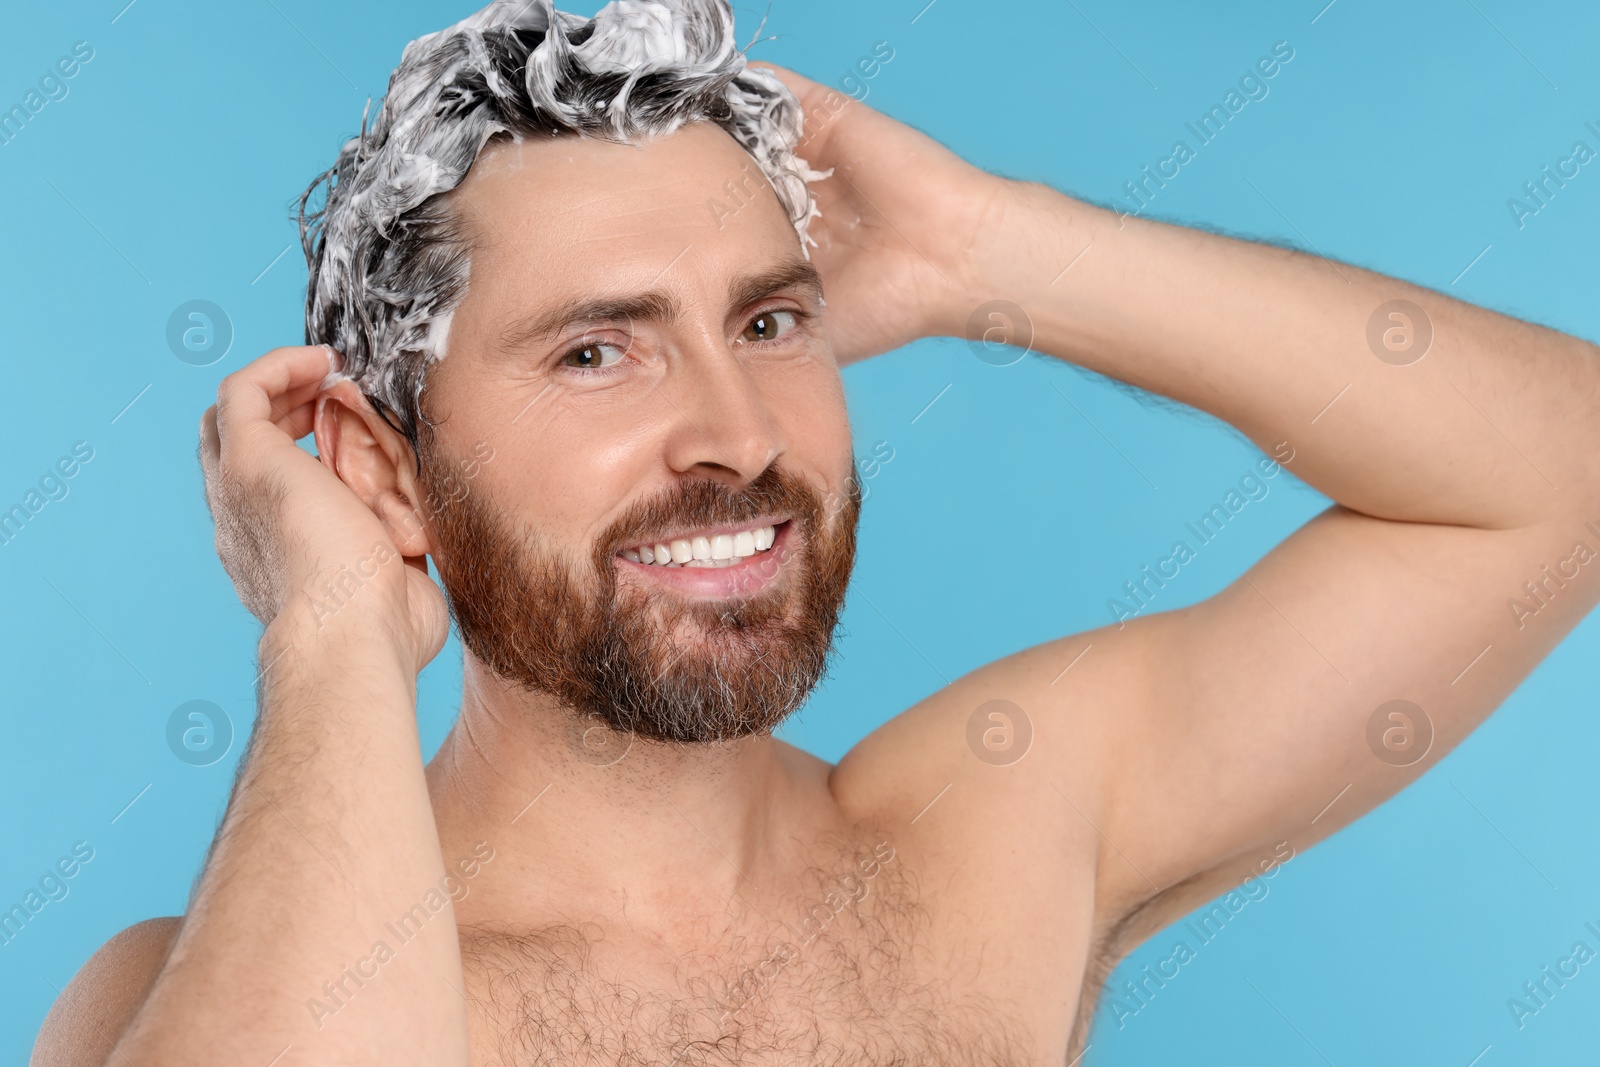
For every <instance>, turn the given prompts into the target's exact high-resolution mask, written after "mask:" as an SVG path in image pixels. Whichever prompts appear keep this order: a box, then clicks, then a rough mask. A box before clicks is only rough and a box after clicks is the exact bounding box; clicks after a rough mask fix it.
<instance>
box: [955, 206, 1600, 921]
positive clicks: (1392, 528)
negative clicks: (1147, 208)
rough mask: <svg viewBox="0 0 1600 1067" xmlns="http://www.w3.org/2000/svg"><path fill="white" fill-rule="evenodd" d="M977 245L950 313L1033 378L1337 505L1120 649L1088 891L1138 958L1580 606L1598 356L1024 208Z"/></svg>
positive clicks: (1375, 778) (1310, 258)
mask: <svg viewBox="0 0 1600 1067" xmlns="http://www.w3.org/2000/svg"><path fill="white" fill-rule="evenodd" d="M993 237H994V241H995V244H994V245H993V248H992V250H991V251H989V252H988V253H986V258H985V260H984V261H983V262H984V264H985V265H984V267H983V268H982V274H981V275H980V277H981V279H982V280H981V282H979V283H978V289H977V291H976V292H975V293H974V294H973V295H974V297H975V298H976V299H974V300H973V301H972V303H974V304H976V303H977V302H978V301H979V300H981V299H986V298H994V299H1008V300H1011V301H1013V302H1015V303H1016V304H1018V305H1020V306H1021V307H1023V308H1024V309H1026V311H1027V314H1028V316H1029V317H1030V318H1031V320H1032V324H1033V329H1034V346H1035V348H1036V349H1038V350H1040V351H1044V352H1047V353H1049V354H1051V355H1053V356H1059V357H1061V358H1064V359H1070V360H1071V361H1073V362H1074V363H1078V364H1080V365H1082V366H1085V367H1088V368H1089V369H1091V370H1095V371H1098V372H1100V373H1103V374H1106V375H1108V376H1111V377H1113V378H1117V379H1120V380H1122V381H1126V382H1131V383H1133V384H1135V385H1138V386H1141V387H1143V388H1146V389H1149V390H1151V391H1152V392H1156V393H1160V394H1162V395H1165V396H1168V397H1172V398H1175V399H1177V400H1180V401H1183V402H1185V403H1187V404H1191V405H1193V406H1194V407H1197V408H1200V409H1202V410H1205V411H1208V412H1210V413H1212V414H1214V415H1217V416H1219V417H1220V418H1222V419H1225V420H1226V421H1228V422H1230V423H1232V424H1233V425H1234V426H1236V427H1238V428H1239V429H1240V430H1242V431H1243V432H1244V433H1246V434H1247V435H1248V436H1249V437H1250V438H1251V439H1252V440H1253V441H1254V442H1255V443H1256V444H1257V445H1258V446H1260V447H1261V449H1262V450H1263V451H1264V452H1265V453H1267V454H1268V455H1269V456H1275V457H1279V458H1282V459H1283V460H1284V461H1285V463H1286V465H1287V467H1288V469H1289V470H1291V471H1293V472H1294V474H1295V475H1297V476H1298V477H1300V478H1301V479H1303V480H1304V481H1306V482H1307V483H1309V484H1310V485H1312V486H1314V487H1315V488H1317V489H1318V490H1320V491H1321V492H1323V493H1324V494H1326V495H1327V496H1329V497H1331V498H1333V499H1334V500H1335V501H1337V503H1336V504H1335V505H1334V506H1333V507H1330V508H1329V509H1328V510H1326V511H1325V512H1323V513H1322V514H1320V515H1319V516H1317V517H1316V518H1315V519H1313V520H1312V521H1311V522H1309V523H1308V524H1306V526H1305V527H1303V528H1302V529H1300V530H1299V531H1297V532H1296V533H1295V534H1294V535H1292V536H1291V537H1289V538H1288V539H1286V540H1285V541H1284V542H1283V543H1282V544H1281V545H1279V546H1278V547H1277V548H1275V549H1274V550H1273V551H1272V552H1270V553H1268V555H1267V556H1266V557H1265V558H1264V559H1262V560H1261V561H1259V562H1258V563H1257V564H1256V565H1255V566H1253V567H1252V568H1250V569H1249V570H1248V571H1247V572H1246V573H1245V574H1244V575H1243V576H1242V577H1240V578H1239V579H1238V580H1237V581H1236V582H1235V583H1233V584H1232V585H1231V586H1229V587H1228V588H1227V589H1225V590H1223V591H1222V592H1221V593H1219V594H1217V595H1216V596H1214V597H1212V598H1210V599H1209V600H1206V601H1204V602H1203V603H1200V604H1197V605H1195V606H1193V607H1190V608H1187V609H1183V610H1179V611H1172V612H1165V613H1159V614H1153V615H1147V616H1141V618H1140V619H1139V620H1138V621H1137V622H1130V623H1129V624H1128V625H1127V630H1128V631H1129V634H1127V635H1125V636H1126V638H1127V640H1126V641H1125V642H1124V644H1123V646H1122V647H1123V649H1124V651H1122V652H1121V653H1119V654H1121V655H1124V656H1126V657H1127V662H1128V665H1129V668H1130V669H1129V671H1128V674H1129V675H1130V677H1137V678H1139V679H1142V681H1143V688H1142V692H1143V698H1142V699H1141V700H1140V701H1138V702H1137V703H1135V704H1133V705H1132V706H1131V707H1130V710H1129V713H1128V714H1127V715H1126V716H1125V717H1124V718H1123V719H1122V721H1121V723H1120V728H1119V730H1118V731H1117V733H1116V735H1115V736H1114V737H1112V738H1111V739H1110V740H1109V748H1108V750H1107V752H1106V753H1105V758H1104V759H1103V760H1102V761H1101V763H1100V766H1102V767H1105V768H1108V769H1109V771H1110V774H1111V777H1110V778H1109V779H1108V780H1107V781H1105V782H1104V783H1103V788H1104V790H1105V792H1104V794H1103V797H1102V799H1101V800H1100V801H1099V802H1100V803H1101V804H1102V805H1103V808H1102V810H1103V813H1104V822H1103V823H1102V829H1103V830H1104V831H1105V833H1106V835H1107V837H1109V838H1110V839H1111V840H1113V841H1116V842H1118V843H1119V845H1120V847H1121V849H1122V850H1123V851H1124V852H1126V853H1127V855H1126V856H1115V855H1113V856H1111V857H1110V858H1109V860H1108V862H1107V863H1105V864H1104V866H1103V868H1102V871H1103V883H1104V889H1105V892H1106V895H1107V896H1108V897H1109V898H1111V899H1115V900H1128V901H1138V902H1140V903H1141V904H1142V905H1147V907H1146V910H1145V911H1144V912H1143V914H1142V915H1141V923H1140V926H1141V928H1146V929H1147V928H1149V927H1151V926H1154V925H1159V924H1160V923H1162V922H1164V921H1166V920H1168V919H1170V918H1173V917H1175V916H1176V915H1177V914H1181V913H1182V912H1183V911H1185V910H1187V909H1188V908H1190V907H1192V906H1194V905H1195V904H1197V903H1199V902H1200V901H1202V900H1204V899H1206V897H1207V896H1209V895H1211V894H1212V893H1214V892H1216V891H1217V890H1218V889H1219V888H1220V887H1221V886H1223V885H1226V884H1228V883H1229V882H1234V881H1237V880H1239V879H1240V878H1242V877H1244V876H1245V875H1247V874H1250V873H1254V871H1253V867H1254V866H1255V864H1256V862H1257V861H1258V860H1259V859H1260V858H1261V857H1264V856H1267V855H1270V854H1271V853H1272V852H1273V849H1274V848H1275V846H1276V845H1277V843H1278V842H1280V841H1288V842H1290V843H1291V844H1292V845H1293V846H1295V847H1303V846H1304V845H1305V844H1309V843H1310V842H1312V841H1314V840H1316V839H1318V838H1320V837H1322V836H1325V835H1326V834H1327V833H1330V832H1331V831H1333V830H1335V829H1337V828H1338V827H1339V826H1341V825H1343V824H1345V823H1347V822H1349V821H1350V820H1351V819H1353V818H1354V817H1356V816H1357V815H1359V814H1361V813H1362V812H1364V811H1366V810H1368V809H1369V808H1371V807H1372V806H1374V805H1375V804H1377V803H1379V802H1380V801H1381V800H1382V799H1384V798H1385V797H1387V796H1389V795H1391V794H1392V793H1394V792H1396V791H1397V790H1398V789H1400V788H1401V787H1402V786H1403V785H1405V784H1406V783H1407V782H1409V781H1410V780H1412V779H1413V778H1414V777H1416V776H1417V775H1418V774H1420V773H1421V772H1422V771H1423V770H1425V769H1426V768H1427V767H1429V766H1431V765H1432V764H1433V763H1434V762H1436V761H1437V760H1438V758H1439V757H1440V756H1442V755H1443V754H1444V753H1445V752H1447V751H1449V749H1450V748H1451V747H1452V746H1453V745H1455V744H1456V743H1457V742H1458V741H1459V740H1460V739H1461V738H1462V737H1464V736H1465V735H1466V734H1467V733H1468V732H1470V731H1471V730H1472V729H1473V728H1474V727H1475V726H1476V725H1478V723H1480V722H1481V721H1482V720H1483V719H1484V718H1485V717H1486V716H1487V715H1488V714H1489V713H1490V712H1491V711H1493V710H1494V709H1495V707H1497V706H1498V705H1499V704H1500V702H1501V701H1502V700H1503V699H1504V698H1505V697H1506V696H1507V695H1508V694H1509V693H1510V692H1511V690H1512V689H1513V688H1515V686H1516V685H1517V684H1518V683H1519V682H1521V681H1522V679H1523V678H1525V677H1526V676H1527V675H1528V673H1529V672H1530V671H1531V670H1532V669H1533V668H1534V667H1535V666H1536V665H1537V664H1538V663H1539V662H1540V660H1542V659H1543V658H1544V657H1545V656H1546V655H1547V654H1548V653H1549V652H1550V650H1551V649H1552V648H1554V647H1555V646H1556V644H1557V643H1558V642H1559V641H1560V640H1561V639H1562V637H1564V636H1565V635H1566V634H1567V632H1568V631H1570V630H1571V628H1572V627H1573V626H1574V625H1576V623H1577V622H1578V621H1579V620H1581V619H1582V618H1583V616H1584V615H1585V614H1586V613H1587V612H1588V611H1589V610H1590V609H1591V608H1592V607H1593V606H1594V604H1595V603H1596V602H1597V600H1600V578H1597V577H1595V574H1594V572H1596V571H1600V567H1591V566H1585V564H1586V563H1587V562H1588V561H1589V560H1591V559H1593V558H1594V557H1595V554H1596V551H1597V550H1600V457H1597V456H1596V454H1595V451H1594V449H1593V447H1592V443H1593V441H1594V440H1595V439H1596V436H1597V433H1600V359H1597V355H1600V353H1597V350H1596V348H1595V346H1593V345H1591V344H1589V343H1587V342H1584V341H1580V340H1578V339H1576V338H1573V337H1569V336H1567V335H1564V334H1561V333H1557V332H1555V331H1552V330H1548V329H1544V328H1542V327H1539V326H1534V325H1530V324H1528V323H1524V322H1519V321H1516V320H1514V319H1510V318H1507V317H1505V316H1503V315H1498V314H1495V313H1493V312H1490V311H1486V310H1484V309H1482V308H1478V307H1474V306H1472V305H1469V304H1466V303H1463V302H1461V301H1458V300H1455V299H1452V298H1450V297H1447V296H1444V295H1442V294H1440V293H1436V292H1433V291H1430V290H1426V289H1422V288H1419V287H1417V286H1414V285H1409V284H1407V283H1405V282H1401V281H1397V280H1395V279H1392V278H1387V277H1384V276H1382V275H1379V274H1374V273H1372V272H1370V271H1365V270H1362V269H1360V268H1356V267H1352V266H1349V265H1346V264H1335V263H1332V262H1329V261H1327V260H1325V259H1322V258H1321V257H1319V256H1316V255H1310V254H1306V253H1301V252H1295V251H1288V250H1284V249H1281V248H1277V247H1273V246H1269V245H1261V244H1254V243H1250V242H1245V241H1238V240H1233V239H1230V238H1225V237H1219V236H1214V235H1211V234H1206V233H1201V232H1197V231H1194V230H1189V229H1184V228H1181V227H1177V226H1171V225H1167V224H1163V223H1159V222H1152V221H1145V220H1139V219H1131V218H1119V217H1118V216H1116V215H1115V214H1113V213H1109V212H1106V211H1102V210H1100V209H1096V208H1092V207H1089V206H1087V205H1085V204H1082V203H1079V202H1076V201H1073V200H1071V199H1070V198H1068V197H1064V196H1061V195H1060V194H1058V193H1055V192H1053V191H1051V190H1048V189H1044V188H1041V187H1037V186H1012V187H1010V189H1009V191H1008V194H1007V198H1006V208H1005V211H1004V212H1003V213H1002V214H1001V215H999V216H998V221H997V223H996V224H995V226H994V228H993ZM1075 257H1080V258H1077V262H1076V263H1075V264H1074V266H1073V267H1072V269H1071V270H1070V271H1068V272H1067V273H1066V274H1065V275H1062V274H1061V271H1062V268H1063V267H1064V266H1065V265H1066V264H1067V263H1068V262H1070V261H1072V260H1073V259H1074V258H1075ZM959 326H960V324H959V323H956V322H946V323H945V328H946V329H949V330H952V331H953V330H955V329H958V328H959ZM1224 521H1225V520H1224ZM1529 583H1531V585H1530V584H1529ZM1113 647H1114V646H1113ZM1040 699H1041V700H1042V701H1045V702H1046V705H1048V701H1049V699H1050V698H1049V697H1048V696H1045V695H1043V694H1041V696H1040ZM1055 699H1056V700H1057V701H1061V700H1063V699H1065V694H1058V695H1057V696H1056V697H1055ZM1392 701H1401V702H1405V703H1391V702H1392ZM1430 736H1431V742H1430V741H1429V740H1428V738H1429V737H1430ZM1184 883H1190V884H1187V885H1185V884H1184ZM1174 886H1177V887H1178V888H1176V889H1174V888H1172V887H1174Z"/></svg>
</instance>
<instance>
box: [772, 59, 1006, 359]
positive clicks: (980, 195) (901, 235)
mask: <svg viewBox="0 0 1600 1067" xmlns="http://www.w3.org/2000/svg"><path fill="white" fill-rule="evenodd" d="M750 65H751V66H752V67H756V68H760V69H764V70H767V71H769V72H770V73H771V74H773V75H774V76H776V77H777V78H778V79H779V80H780V81H782V82H783V83H784V84H785V85H787V86H788V87H789V89H790V90H791V91H793V92H794V94H795V95H796V96H797V97H799V98H800V105H801V107H802V108H803V109H804V111H805V134H804V137H803V139H802V141H801V143H800V144H799V146H798V147H797V149H796V153H797V154H798V155H799V156H800V157H801V158H802V159H804V160H805V161H806V162H807V163H808V164H809V165H810V166H811V167H812V168H813V169H815V170H824V171H825V170H827V169H828V168H830V167H831V168H833V175H832V176H831V177H829V178H826V179H823V180H821V181H817V182H813V183H811V193H812V195H813V196H814V197H815V198H816V201H817V210H819V211H820V212H822V216H821V217H820V218H816V219H812V220H811V227H810V233H811V236H812V237H813V238H814V239H815V240H816V242H817V245H818V247H816V248H813V249H811V258H812V261H813V262H814V263H815V264H816V266H817V270H818V271H820V272H821V274H822V283H823V288H824V290H825V291H826V294H827V301H828V306H827V311H826V313H825V316H824V318H825V321H826V322H827V327H828V336H829V338H830V340H832V342H833V347H834V356H835V358H836V359H837V360H838V362H839V364H840V365H841V366H843V365H845V364H847V363H853V362H855V361H857V360H861V359H865V358H867V357H868V356H874V355H877V354H879V353H880V352H887V351H889V350H890V349H892V348H898V347H899V346H901V345H904V344H908V343H910V342H911V341H914V340H916V339H917V338H919V337H927V336H934V335H953V336H961V335H963V333H964V330H965V322H966V316H967V313H968V312H969V311H970V310H971V306H970V305H974V304H975V303H976V301H977V298H975V297H974V296H973V295H972V294H973V293H974V292H975V291H976V290H977V288H979V287H976V286H974V285H973V284H972V282H971V280H970V275H971V273H972V271H973V269H974V267H973V259H974V250H975V249H976V248H977V247H978V245H979V240H978V239H979V237H980V236H982V235H983V234H984V233H985V232H988V231H990V230H992V229H993V228H994V227H995V226H996V225H997V221H998V217H999V215H998V213H1000V212H1003V210H1004V208H1003V201H1004V199H1005V194H1006V191H1007V186H1008V183H1007V182H1005V181H1004V180H1003V179H1001V178H997V177H995V176H994V175H992V174H988V173H985V172H984V171H982V170H979V169H978V168H977V167H974V166H972V165H971V164H970V163H967V162H966V161H964V160H963V159H961V158H960V157H959V156H957V155H956V154H955V153H953V152H951V151H950V150H949V149H947V148H945V147H944V146H943V145H941V144H939V143H938V142H937V141H934V140H933V139H932V138H930V137H928V136H926V135H924V134H921V133H918V132H917V131H916V130H913V129H911V128H910V127H909V126H906V125H904V124H903V123H899V122H896V121H895V120H894V119H891V118H889V117H888V116H887V115H884V114H882V113H881V112H878V111H874V110H873V109H872V108H870V107H867V106H866V105H865V104H863V103H861V102H860V101H858V100H854V99H852V98H850V97H848V96H846V95H845V94H843V93H840V92H838V91H836V90H834V89H830V88H828V87H827V86H825V85H819V84H817V83H816V82H814V81H811V80H810V79H809V78H805V77H802V76H800V75H798V74H796V73H794V72H793V71H790V70H785V69H784V68H782V67H778V66H774V65H772V64H770V63H752V64H750Z"/></svg>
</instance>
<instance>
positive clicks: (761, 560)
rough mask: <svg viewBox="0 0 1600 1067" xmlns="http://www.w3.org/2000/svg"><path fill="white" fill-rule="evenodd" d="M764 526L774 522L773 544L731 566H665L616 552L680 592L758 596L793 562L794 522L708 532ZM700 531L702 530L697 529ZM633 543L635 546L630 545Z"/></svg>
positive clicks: (621, 560) (624, 562) (618, 558)
mask: <svg viewBox="0 0 1600 1067" xmlns="http://www.w3.org/2000/svg"><path fill="white" fill-rule="evenodd" d="M761 526H774V527H775V529H774V530H773V541H772V547H771V548H769V549H767V550H766V551H765V552H758V553H757V554H755V555H754V556H749V557H747V558H745V559H744V560H741V561H740V562H738V563H735V564H734V565H733V566H731V567H662V566H658V565H657V564H654V563H635V562H634V561H633V560H631V559H629V558H628V557H626V556H624V555H622V554H621V553H620V552H619V553H618V554H617V555H615V556H613V557H612V558H613V560H615V562H616V564H617V565H618V566H619V567H622V568H623V569H625V570H629V571H637V572H639V574H640V577H641V578H644V579H647V580H654V581H656V582H659V583H660V584H661V585H664V586H667V587H668V588H670V589H673V590H676V591H677V592H680V593H684V594H687V595H690V596H701V597H708V598H713V599H724V600H725V599H729V598H732V597H738V596H746V597H748V596H754V595H755V594H757V593H759V592H761V591H762V590H763V589H766V588H767V587H768V586H770V585H772V584H773V583H774V582H776V581H777V580H778V576H779V575H781V574H782V573H783V572H784V569H785V568H786V567H787V566H788V563H789V555H790V552H789V542H790V538H791V537H792V536H793V534H794V522H793V520H790V519H783V520H780V521H778V522H770V521H758V522H756V523H755V525H754V526H751V525H749V524H745V525H741V526H728V527H711V528H708V529H707V530H706V531H705V533H706V534H707V535H708V536H709V535H715V534H720V533H730V534H731V533H736V532H738V531H740V530H749V529H755V528H759V527H761ZM695 532H696V533H697V534H698V533H701V531H698V530H697V531H695ZM630 547H631V546H630Z"/></svg>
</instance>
